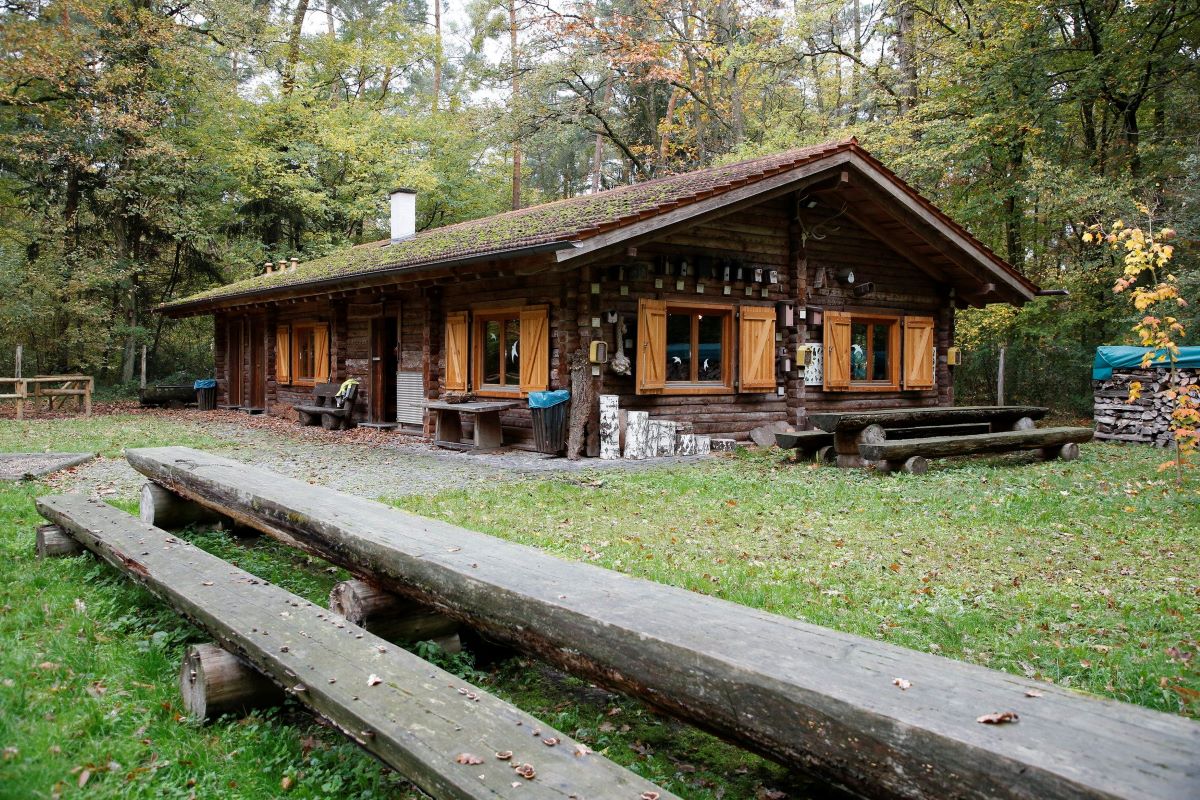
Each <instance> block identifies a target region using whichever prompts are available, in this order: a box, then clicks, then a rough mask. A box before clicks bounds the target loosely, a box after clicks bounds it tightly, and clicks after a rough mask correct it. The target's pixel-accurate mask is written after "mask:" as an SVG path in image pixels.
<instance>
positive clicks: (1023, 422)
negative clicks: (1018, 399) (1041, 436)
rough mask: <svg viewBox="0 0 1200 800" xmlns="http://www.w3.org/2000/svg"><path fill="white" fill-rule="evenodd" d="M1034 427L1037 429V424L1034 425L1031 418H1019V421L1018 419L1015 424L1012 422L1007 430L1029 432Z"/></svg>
mask: <svg viewBox="0 0 1200 800" xmlns="http://www.w3.org/2000/svg"><path fill="white" fill-rule="evenodd" d="M1036 427H1037V423H1035V422H1034V421H1033V418H1032V417H1021V418H1020V419H1018V420H1017V421H1016V422H1014V423H1013V424H1012V425H1011V426H1010V427H1009V430H1010V431H1031V430H1033V429H1034V428H1036Z"/></svg>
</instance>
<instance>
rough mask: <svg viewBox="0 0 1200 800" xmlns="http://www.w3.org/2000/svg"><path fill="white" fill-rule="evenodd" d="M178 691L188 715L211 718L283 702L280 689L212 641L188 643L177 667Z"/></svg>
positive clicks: (197, 718) (198, 718)
mask: <svg viewBox="0 0 1200 800" xmlns="http://www.w3.org/2000/svg"><path fill="white" fill-rule="evenodd" d="M179 693H180V695H181V697H182V699H183V707H184V709H185V710H186V711H187V715H188V716H189V717H191V718H192V719H194V720H196V721H198V722H203V721H211V720H214V719H216V718H217V717H219V716H221V715H222V714H232V713H242V712H245V711H249V710H252V709H255V708H267V707H270V706H276V705H279V704H280V703H282V702H283V697H284V695H283V691H282V690H281V689H280V688H279V687H278V686H276V685H275V684H274V683H272V682H271V681H270V680H268V679H267V678H266V677H264V676H263V675H262V674H260V673H259V672H258V671H257V670H255V669H253V668H251V667H248V666H246V665H245V664H244V663H242V661H241V660H239V659H238V658H237V657H236V656H234V655H233V654H232V653H230V652H229V651H228V650H225V649H223V648H221V647H219V646H217V645H215V644H196V645H192V646H190V647H188V649H187V652H185V653H184V655H183V663H182V664H181V665H180V667H179Z"/></svg>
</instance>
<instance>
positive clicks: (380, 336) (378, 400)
mask: <svg viewBox="0 0 1200 800" xmlns="http://www.w3.org/2000/svg"><path fill="white" fill-rule="evenodd" d="M396 332H397V323H396V318H395V317H378V318H376V319H373V320H371V386H370V391H369V394H368V396H369V399H370V409H369V412H370V415H371V421H372V422H395V421H396Z"/></svg>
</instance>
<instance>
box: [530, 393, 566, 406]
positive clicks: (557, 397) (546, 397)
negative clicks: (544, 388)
mask: <svg viewBox="0 0 1200 800" xmlns="http://www.w3.org/2000/svg"><path fill="white" fill-rule="evenodd" d="M570 399H571V393H570V392H569V391H567V390H566V389H556V390H554V391H553V392H530V393H529V407H530V408H554V407H555V406H557V405H559V404H561V403H565V402H567V401H568V400H570Z"/></svg>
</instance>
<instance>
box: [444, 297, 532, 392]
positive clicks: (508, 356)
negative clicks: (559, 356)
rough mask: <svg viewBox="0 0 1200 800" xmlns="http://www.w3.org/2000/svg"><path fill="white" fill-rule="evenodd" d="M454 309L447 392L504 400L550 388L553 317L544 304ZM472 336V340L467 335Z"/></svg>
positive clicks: (449, 321) (450, 320) (448, 342)
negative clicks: (469, 376)
mask: <svg viewBox="0 0 1200 800" xmlns="http://www.w3.org/2000/svg"><path fill="white" fill-rule="evenodd" d="M471 316H472V315H471V312H468V311H455V312H451V313H449V314H447V315H446V347H445V355H446V369H445V376H444V385H445V388H446V391H454V392H462V391H467V389H468V388H470V387H469V385H468V379H467V375H468V365H469V366H470V375H471V377H472V380H471V381H470V382H469V383H470V384H471V385H473V387H474V389H475V391H476V392H478V393H479V394H482V395H484V396H488V395H492V396H497V395H499V396H505V395H512V394H524V393H528V392H535V391H542V390H544V389H547V388H548V387H549V385H550V336H549V331H550V318H549V309H547V307H546V306H525V307H522V308H509V309H487V310H482V311H479V312H476V313H475V314H474V321H473V324H472V320H471ZM468 332H469V334H470V335H469V337H468Z"/></svg>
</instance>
